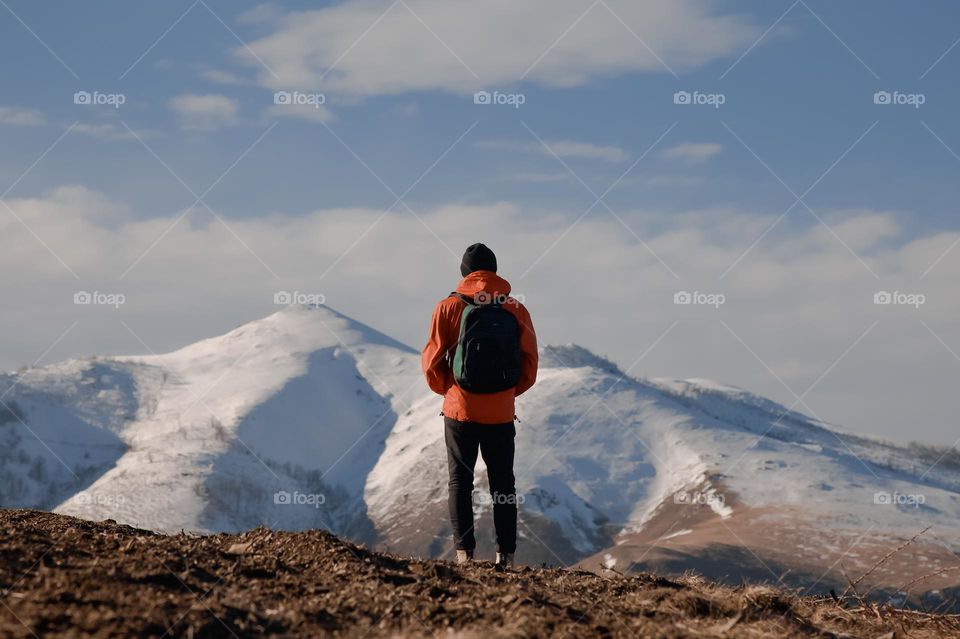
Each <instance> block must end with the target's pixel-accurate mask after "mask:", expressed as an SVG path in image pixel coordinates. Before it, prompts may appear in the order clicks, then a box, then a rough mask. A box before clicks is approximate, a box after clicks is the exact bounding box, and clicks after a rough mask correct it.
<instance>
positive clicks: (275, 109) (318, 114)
mask: <svg viewBox="0 0 960 639" xmlns="http://www.w3.org/2000/svg"><path fill="white" fill-rule="evenodd" d="M266 113H267V115H268V116H269V117H272V118H296V119H299V120H307V121H308V122H329V121H330V120H332V119H333V114H332V113H330V110H329V109H327V107H325V106H323V105H319V106H311V105H309V104H274V105H272V106H271V107H269V108H268V109H267V111H266Z"/></svg>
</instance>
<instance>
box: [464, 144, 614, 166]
mask: <svg viewBox="0 0 960 639" xmlns="http://www.w3.org/2000/svg"><path fill="white" fill-rule="evenodd" d="M544 142H546V146H544V145H543V144H542V143H540V142H538V141H536V140H531V141H529V142H527V141H519V140H480V141H479V142H477V143H476V145H475V146H476V147H477V148H480V149H487V150H489V151H519V152H523V153H538V154H540V155H546V156H548V157H553V156H554V155H556V156H558V157H561V158H577V159H581V160H603V161H604V162H625V161H626V160H628V159H630V153H628V152H627V151H625V150H624V149H621V148H620V147H617V146H603V145H598V144H592V143H590V142H577V141H574V140H544ZM547 147H549V148H547Z"/></svg>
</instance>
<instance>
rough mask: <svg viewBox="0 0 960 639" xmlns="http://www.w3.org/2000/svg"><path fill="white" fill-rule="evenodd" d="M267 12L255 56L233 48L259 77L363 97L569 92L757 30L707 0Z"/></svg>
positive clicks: (493, 2) (708, 51) (659, 68)
mask: <svg viewBox="0 0 960 639" xmlns="http://www.w3.org/2000/svg"><path fill="white" fill-rule="evenodd" d="M271 7H272V8H269V9H259V10H257V12H256V13H255V16H256V17H257V18H258V20H257V22H263V21H264V20H266V21H267V22H276V23H277V26H276V28H275V30H274V31H273V32H272V33H270V34H269V35H267V36H265V37H263V38H260V39H258V40H255V41H253V42H251V43H250V47H251V49H252V51H253V52H254V53H255V54H256V55H253V54H251V52H250V50H248V49H247V48H246V47H237V48H236V50H235V53H236V55H237V56H238V57H239V58H240V59H242V60H244V61H245V62H246V63H248V64H250V65H251V66H252V67H253V68H255V69H257V72H258V73H259V79H260V81H261V83H262V84H264V85H265V86H268V87H270V88H273V89H286V88H290V87H299V88H301V89H303V90H306V89H308V88H309V89H317V90H322V91H326V92H328V93H341V94H344V95H348V96H361V97H362V96H373V95H383V94H399V93H405V92H409V91H429V90H444V91H452V92H456V93H471V92H473V91H476V90H477V89H478V88H480V87H481V86H486V87H497V86H510V85H513V84H516V83H518V82H521V81H524V80H529V81H532V82H536V83H538V84H541V85H547V86H555V87H570V86H576V85H580V84H583V83H585V82H587V81H589V80H590V79H592V78H596V77H607V76H614V75H619V74H623V73H630V72H657V73H666V72H667V69H666V68H665V66H664V63H666V64H667V65H669V66H670V68H672V69H673V70H674V71H676V72H681V71H685V70H689V69H693V68H697V67H700V66H702V65H704V64H706V63H708V62H711V61H713V60H716V59H718V58H723V57H729V56H733V55H738V54H739V53H740V52H742V51H743V50H744V49H746V47H748V46H749V45H750V44H751V43H752V42H753V41H754V40H755V39H756V37H757V36H758V35H759V30H758V29H757V27H756V26H755V25H753V24H752V23H750V22H749V21H748V20H747V19H746V18H745V17H743V16H740V15H722V14H720V13H719V12H717V11H715V9H714V8H713V7H711V6H710V4H709V3H708V2H706V1H705V0H646V1H645V2H636V1H635V0H608V2H606V3H602V4H598V5H596V6H594V7H593V8H592V9H591V10H590V11H589V12H588V13H587V14H586V15H584V11H585V9H586V8H587V5H585V4H584V3H583V2H582V1H581V0H524V1H523V2H517V1H516V0H486V1H484V2H474V1H472V0H458V1H454V0H450V1H447V2H431V1H428V0H409V1H408V2H406V3H390V2H388V1H387V0H379V1H368V2H361V1H353V2H350V1H348V2H341V3H339V4H337V5H334V6H331V7H326V8H323V9H317V10H310V11H298V12H290V13H287V14H285V15H284V16H283V17H279V16H278V15H277V14H276V7H275V6H272V5H271ZM611 11H612V12H615V13H611ZM581 16H583V17H582V18H581ZM578 19H579V22H578ZM621 20H622V22H621ZM574 23H576V26H574V27H573V28H571V26H572V25H574ZM624 23H625V24H626V25H627V26H625V24H624ZM631 31H632V33H631ZM640 39H642V40H643V42H641V41H640ZM645 45H646V46H645ZM648 46H649V49H648V48H647V47H648ZM651 49H652V51H654V52H656V54H654V53H652V52H651ZM658 57H659V59H658ZM258 58H259V59H258ZM264 64H265V65H266V67H268V68H269V70H268V69H267V68H264V66H263V65H264Z"/></svg>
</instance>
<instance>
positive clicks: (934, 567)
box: [0, 306, 960, 592]
mask: <svg viewBox="0 0 960 639" xmlns="http://www.w3.org/2000/svg"><path fill="white" fill-rule="evenodd" d="M0 400H2V402H3V403H2V404H0V441H2V442H3V446H2V448H0V480H2V481H0V506H4V507H34V508H42V509H52V510H56V511H57V512H61V513H64V514H71V515H77V516H81V517H87V518H91V519H104V518H110V519H115V520H117V521H119V522H122V523H129V524H131V525H135V526H139V527H145V528H151V529H156V530H162V531H179V530H181V529H184V530H195V531H236V530H242V529H246V528H250V527H253V526H256V525H260V524H263V525H267V526H271V527H275V528H286V529H302V528H309V527H323V528H329V529H332V530H333V531H334V532H336V533H338V534H341V535H346V536H350V537H352V538H354V539H357V540H360V541H364V542H367V543H370V544H374V545H378V546H381V547H386V548H389V549H390V550H394V551H398V552H404V553H411V554H419V555H430V556H443V555H444V554H446V553H447V552H449V550H450V542H449V524H448V522H447V519H446V481H447V475H446V473H447V470H446V459H445V450H444V445H443V428H442V422H441V420H440V418H439V417H438V413H439V410H440V405H441V400H440V398H439V397H436V396H434V395H432V394H431V393H430V392H429V390H428V389H427V388H426V385H425V383H424V382H423V381H422V378H421V374H420V363H419V355H418V352H417V351H415V350H414V349H412V348H410V347H407V346H405V345H403V344H401V343H399V342H397V341H395V340H393V339H391V338H389V337H387V336H385V335H383V334H381V333H379V332H377V331H375V330H373V329H371V328H369V327H367V326H364V325H362V324H360V323H358V322H355V321H353V320H351V319H349V318H347V317H344V316H342V315H340V314H338V313H336V312H335V311H333V310H331V309H329V308H326V307H299V306H291V307H288V308H286V309H284V310H282V311H280V312H278V313H276V314H274V315H272V316H270V317H267V318H265V319H262V320H259V321H255V322H252V323H250V324H246V325H244V326H241V327H240V328H237V329H236V330H234V331H231V332H230V333H227V334H226V335H223V336H220V337H216V338H212V339H208V340H204V341H201V342H198V343H196V344H193V345H190V346H187V347H185V348H183V349H181V350H179V351H176V352H173V353H169V354H166V355H150V356H136V357H110V358H92V359H84V360H71V361H68V362H64V363H61V364H56V365H52V366H47V367H43V368H35V369H27V370H23V371H21V372H19V373H16V374H8V375H3V376H0ZM518 416H519V418H520V422H519V423H518V427H517V433H518V434H517V461H516V474H517V487H518V492H519V496H520V500H521V506H520V509H521V516H520V521H521V523H520V535H521V539H522V541H521V547H520V549H519V556H520V557H521V558H522V559H523V560H524V561H526V562H528V563H539V562H547V563H550V564H573V563H576V562H580V565H581V566H583V567H586V568H589V569H592V570H596V569H601V567H605V568H607V569H614V570H619V571H628V570H639V569H646V568H651V567H655V568H659V569H661V570H667V571H678V572H679V571H683V570H686V569H688V568H695V569H698V570H701V571H702V572H706V573H708V574H713V575H714V576H717V577H722V576H729V577H732V578H737V577H738V576H749V577H752V578H761V579H766V580H771V581H775V580H777V579H780V578H781V575H782V573H783V571H787V570H789V571H791V575H792V576H789V577H787V578H785V579H784V580H785V581H786V582H795V583H798V584H804V585H810V586H815V587H816V588H822V587H824V586H826V585H831V586H832V585H836V584H838V583H840V584H842V583H843V580H842V579H841V576H842V575H843V574H848V575H849V576H850V577H851V578H852V577H855V576H856V574H862V573H863V572H866V571H867V570H868V569H869V568H870V567H871V566H872V565H873V564H874V563H876V561H875V560H876V559H879V558H880V557H882V556H883V555H884V554H885V553H886V552H887V551H889V550H890V549H892V548H895V547H896V546H897V545H898V544H899V543H900V541H901V540H904V539H907V538H909V537H911V536H913V535H914V534H916V533H918V532H920V531H921V530H923V529H924V528H926V527H927V526H930V527H931V530H930V531H928V532H927V533H925V535H924V536H923V537H922V538H921V539H920V540H918V541H917V542H915V543H914V544H912V546H911V548H912V549H916V552H915V553H914V554H909V553H908V552H906V551H904V552H901V553H898V555H897V556H895V557H893V558H892V559H890V560H888V561H887V562H885V563H884V565H883V566H882V567H879V568H877V569H876V570H875V571H874V572H873V576H872V577H871V580H866V581H865V582H864V583H865V584H867V583H874V584H877V585H879V587H883V588H886V589H887V590H891V591H892V590H895V589H896V587H895V585H894V584H897V582H898V579H901V578H902V582H903V583H908V582H909V581H910V580H911V579H913V578H915V577H919V576H920V575H919V574H918V573H924V574H926V573H936V574H933V575H932V576H929V577H928V578H927V579H925V580H924V582H923V586H922V587H923V588H924V589H925V592H926V591H930V590H936V589H938V588H940V589H945V588H947V587H949V586H950V584H951V583H956V582H957V579H956V575H957V573H956V572H953V573H951V572H950V570H949V568H952V567H953V566H952V565H951V560H952V561H953V564H956V565H960V558H958V556H957V555H956V551H957V549H958V548H960V468H958V467H957V463H956V460H955V458H953V457H947V458H946V459H942V460H940V463H935V462H937V459H936V456H931V455H930V454H929V453H924V454H921V453H918V452H917V451H916V450H913V449H909V448H904V447H898V446H893V445H891V444H887V443H884V442H880V441H876V440H872V439H868V438H864V437H860V436H856V435H851V434H847V433H843V432H841V431H839V430H838V429H836V428H834V427H830V426H828V425H826V424H822V423H819V422H817V421H815V420H812V419H810V418H808V417H806V416H804V415H802V414H799V413H795V412H791V411H788V410H787V409H785V408H784V407H782V406H780V405H778V404H775V403H773V402H770V401H768V400H765V399H763V398H760V397H757V396H755V395H752V394H750V393H748V392H746V391H742V390H740V389H736V388H731V387H728V386H723V385H721V384H718V383H715V382H709V381H705V380H661V379H653V380H644V379H637V378H633V377H630V376H628V375H625V374H623V373H622V372H621V371H619V370H618V369H617V367H616V366H615V365H614V364H612V363H611V362H608V361H606V360H604V359H602V358H599V357H597V356H595V355H593V354H592V353H590V352H588V351H586V350H585V349H582V348H580V347H577V346H560V347H545V348H544V349H543V350H542V357H541V371H540V376H539V381H538V383H537V385H536V386H535V387H534V388H533V389H532V390H531V391H529V393H527V394H526V395H525V396H524V397H522V398H521V399H520V400H519V402H518ZM477 478H478V479H477V484H478V488H479V490H478V492H477V500H476V501H477V507H476V509H477V511H478V513H480V517H479V519H478V527H479V534H478V540H479V542H480V544H481V548H480V551H481V553H483V552H489V548H490V545H491V536H492V522H491V521H490V510H491V509H490V506H489V505H488V503H486V502H485V500H484V499H483V497H484V495H483V492H484V487H485V477H484V473H483V464H482V461H481V462H479V463H478V469H477ZM911 552H912V551H911ZM918 553H919V554H918ZM843 571H846V572H845V573H844V572H843ZM821 574H822V576H821ZM951 576H952V577H953V581H952V582H951V581H950V577H951ZM817 582H819V583H817Z"/></svg>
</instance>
